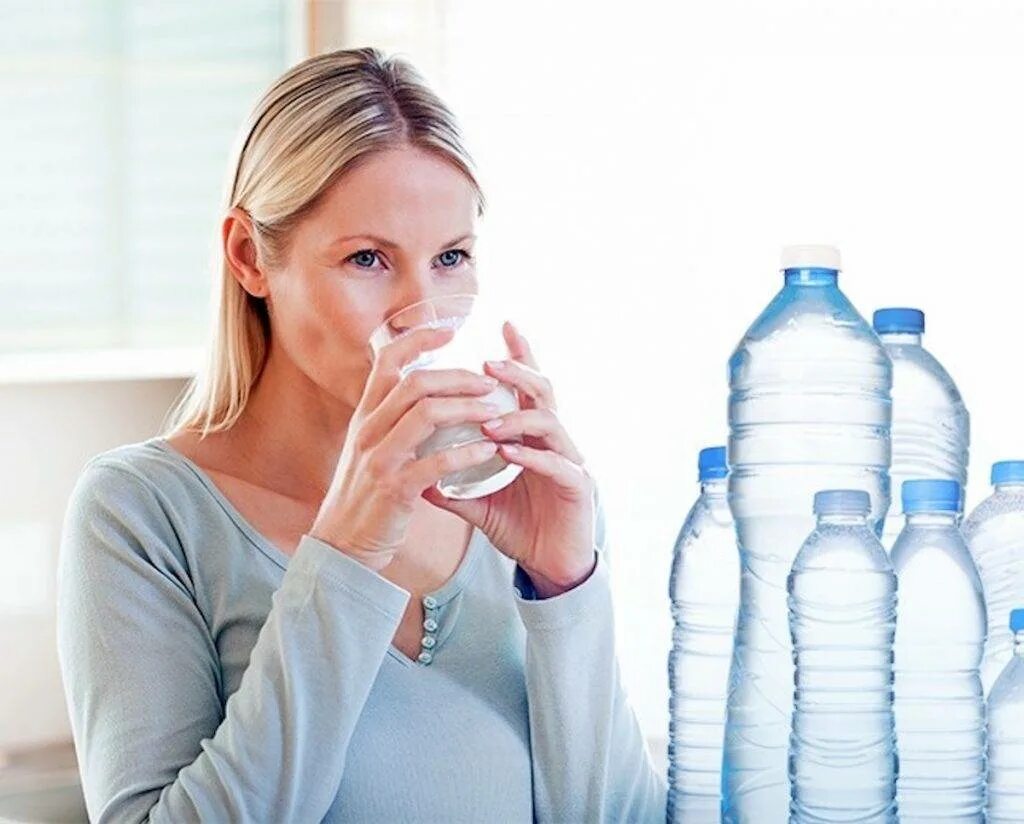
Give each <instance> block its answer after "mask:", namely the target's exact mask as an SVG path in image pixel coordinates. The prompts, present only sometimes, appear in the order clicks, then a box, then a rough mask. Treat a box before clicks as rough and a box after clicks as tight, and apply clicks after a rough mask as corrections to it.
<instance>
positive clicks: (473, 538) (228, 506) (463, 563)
mask: <svg viewBox="0 0 1024 824" xmlns="http://www.w3.org/2000/svg"><path fill="white" fill-rule="evenodd" d="M146 443H148V444H150V445H152V446H155V447H156V448H157V449H159V450H160V451H161V452H163V453H165V454H167V455H170V456H171V457H172V458H173V459H174V460H176V461H178V462H179V463H181V464H183V465H184V466H186V467H187V468H188V469H189V470H190V471H191V472H192V474H193V475H195V476H196V478H197V479H198V480H199V481H200V483H202V485H203V487H204V488H205V489H206V490H207V491H208V492H209V493H210V494H211V495H212V496H213V498H214V499H215V500H216V501H217V503H218V504H219V505H220V507H221V509H223V510H224V511H225V512H226V513H227V515H228V517H230V518H231V520H232V521H234V523H235V525H236V526H237V527H238V528H239V529H240V530H241V531H242V532H243V533H244V534H245V536H246V537H247V538H249V540H250V541H252V542H253V544H255V545H256V547H257V548H258V549H260V550H261V551H262V552H263V553H264V554H266V555H268V556H269V557H270V558H271V560H273V561H274V563H276V564H277V565H278V566H280V567H281V568H282V569H287V568H288V564H289V562H290V560H291V557H290V556H289V555H288V554H287V553H286V552H284V551H282V550H281V549H280V548H279V547H278V546H277V545H276V544H274V542H273V541H271V540H270V539H269V538H267V537H266V536H264V535H263V534H262V533H261V532H259V531H258V530H257V529H256V527H254V526H253V525H252V524H251V523H250V522H249V521H248V520H247V519H246V518H245V516H244V515H242V513H241V512H239V511H238V509H237V507H235V505H234V504H233V503H231V501H230V500H229V499H228V497H227V496H226V495H225V494H224V493H223V492H221V490H220V487H218V486H217V484H215V483H214V482H213V479H212V478H211V477H210V476H209V475H208V474H207V473H206V471H205V470H204V469H203V468H202V467H200V466H199V465H198V464H197V463H195V461H193V460H192V459H191V458H189V457H188V456H187V455H185V454H184V453H182V452H180V451H178V450H177V449H176V448H175V447H173V446H171V444H170V443H169V442H168V441H167V439H166V438H164V437H162V436H160V435H157V436H154V437H152V438H149V439H148V440H147V441H146ZM484 537H485V536H484V534H483V532H481V531H480V530H479V529H478V528H477V527H475V526H474V527H473V530H472V532H471V533H470V536H469V544H468V545H467V546H466V551H465V552H463V553H462V559H461V560H460V561H459V565H458V566H457V567H456V569H455V572H454V573H453V574H452V576H451V577H450V578H449V579H448V580H447V581H445V582H444V583H443V584H441V586H440V587H438V588H437V589H435V590H433V591H431V592H425V593H423V595H422V596H421V598H420V600H421V602H422V601H426V600H427V599H432V600H433V602H434V603H435V604H436V606H437V607H438V608H440V607H443V606H444V605H445V604H446V603H448V602H449V601H450V600H452V598H454V597H455V596H456V595H458V594H459V593H460V592H461V591H462V590H463V589H464V588H465V586H466V583H467V582H468V581H469V579H470V577H471V576H472V574H473V571H474V570H475V568H476V561H477V559H478V558H479V556H480V548H481V547H480V542H481V540H482V539H484ZM396 651H397V652H398V654H399V655H400V656H401V658H402V660H403V661H404V662H409V663H410V664H412V663H413V661H412V659H411V658H409V657H408V656H407V655H405V653H403V652H401V651H400V650H397V648H396Z"/></svg>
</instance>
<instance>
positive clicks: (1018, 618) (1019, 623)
mask: <svg viewBox="0 0 1024 824" xmlns="http://www.w3.org/2000/svg"><path fill="white" fill-rule="evenodd" d="M1022 629H1024V608H1022V609H1011V610H1010V632H1020V631H1021V630H1022Z"/></svg>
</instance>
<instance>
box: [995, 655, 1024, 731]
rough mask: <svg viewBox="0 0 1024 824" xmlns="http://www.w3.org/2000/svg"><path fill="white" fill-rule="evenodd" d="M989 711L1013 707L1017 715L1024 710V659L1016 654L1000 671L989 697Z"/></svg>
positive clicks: (1017, 716)
mask: <svg viewBox="0 0 1024 824" xmlns="http://www.w3.org/2000/svg"><path fill="white" fill-rule="evenodd" d="M988 707H989V713H990V714H992V713H995V712H998V710H1000V709H1006V708H1008V707H1013V708H1014V709H1015V717H1016V718H1019V717H1020V716H1019V715H1018V713H1020V712H1024V659H1021V658H1020V657H1019V656H1017V655H1015V656H1013V658H1011V659H1010V661H1009V662H1008V663H1007V665H1006V666H1005V667H1004V668H1003V671H1002V672H1001V673H999V677H998V678H996V682H995V684H993V685H992V690H991V692H990V693H989V697H988Z"/></svg>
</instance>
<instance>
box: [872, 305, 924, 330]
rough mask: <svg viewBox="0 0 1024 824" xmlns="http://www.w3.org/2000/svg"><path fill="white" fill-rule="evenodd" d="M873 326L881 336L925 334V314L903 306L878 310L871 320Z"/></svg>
mask: <svg viewBox="0 0 1024 824" xmlns="http://www.w3.org/2000/svg"><path fill="white" fill-rule="evenodd" d="M871 325H872V326H873V327H874V328H875V331H876V332H877V333H878V334H879V335H882V334H885V333H886V332H911V333H913V334H917V335H919V334H921V333H922V332H924V312H922V311H921V310H920V309H909V308H906V307H903V306H898V307H891V308H888V309H878V310H876V311H875V314H874V316H873V317H872V319H871Z"/></svg>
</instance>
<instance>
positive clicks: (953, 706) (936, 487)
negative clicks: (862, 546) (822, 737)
mask: <svg viewBox="0 0 1024 824" xmlns="http://www.w3.org/2000/svg"><path fill="white" fill-rule="evenodd" d="M960 500H961V492H960V484H959V483H957V482H956V481H952V480H946V481H941V480H908V481H904V483H903V510H904V512H906V515H907V525H906V527H905V528H904V529H903V532H901V533H900V536H899V538H897V539H896V545H895V546H894V547H893V549H892V564H893V567H894V568H895V570H896V575H897V577H898V578H899V584H900V608H899V615H898V616H897V619H896V646H895V667H894V669H895V675H896V678H895V709H896V742H897V746H898V751H899V760H900V774H899V779H898V781H897V799H898V802H899V808H900V820H901V821H919V822H935V821H982V820H983V818H982V816H983V814H984V808H985V702H984V698H983V696H982V691H981V678H980V676H979V674H978V667H979V665H980V664H981V654H982V649H983V647H984V644H985V623H986V622H985V601H984V598H983V597H982V592H981V581H980V579H979V578H978V573H977V571H976V570H975V568H974V562H973V561H972V560H971V556H970V553H969V552H968V550H967V544H965V543H964V539H963V536H962V535H961V534H960V529H959V527H958V526H957V514H958V511H959V509H960Z"/></svg>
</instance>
